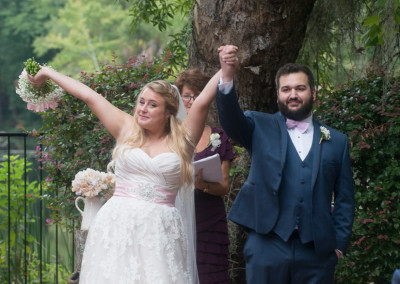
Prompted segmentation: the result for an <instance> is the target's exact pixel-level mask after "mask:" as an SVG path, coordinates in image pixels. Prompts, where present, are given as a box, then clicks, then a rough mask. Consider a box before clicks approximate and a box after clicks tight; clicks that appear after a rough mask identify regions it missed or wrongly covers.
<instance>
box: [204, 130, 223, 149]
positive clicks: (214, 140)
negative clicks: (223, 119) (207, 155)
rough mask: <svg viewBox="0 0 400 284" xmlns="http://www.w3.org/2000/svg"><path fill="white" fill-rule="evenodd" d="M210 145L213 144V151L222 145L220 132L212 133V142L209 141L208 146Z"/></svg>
mask: <svg viewBox="0 0 400 284" xmlns="http://www.w3.org/2000/svg"><path fill="white" fill-rule="evenodd" d="M210 145H212V148H211V151H215V149H217V148H218V147H219V146H220V145H221V137H220V136H219V134H218V133H211V135H210V143H208V145H207V147H208V146H210Z"/></svg>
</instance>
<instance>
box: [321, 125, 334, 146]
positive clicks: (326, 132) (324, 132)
mask: <svg viewBox="0 0 400 284" xmlns="http://www.w3.org/2000/svg"><path fill="white" fill-rule="evenodd" d="M319 137H321V139H319V144H321V142H322V140H326V141H328V140H330V139H331V132H330V131H329V130H328V129H327V128H326V127H324V126H321V127H320V128H319Z"/></svg>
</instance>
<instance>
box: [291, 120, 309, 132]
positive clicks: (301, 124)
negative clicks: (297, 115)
mask: <svg viewBox="0 0 400 284" xmlns="http://www.w3.org/2000/svg"><path fill="white" fill-rule="evenodd" d="M309 125H310V123H308V122H304V121H295V120H291V119H287V120H286V126H287V128H288V129H292V128H296V127H297V129H298V130H299V131H300V132H301V133H304V132H306V130H307V128H308V126H309Z"/></svg>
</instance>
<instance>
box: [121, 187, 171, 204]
mask: <svg viewBox="0 0 400 284" xmlns="http://www.w3.org/2000/svg"><path fill="white" fill-rule="evenodd" d="M114 196H118V197H130V198H137V199H141V200H145V201H150V202H154V203H157V204H162V205H167V206H170V207H175V199H176V193H174V192H171V191H169V190H166V189H163V188H160V186H159V185H156V184H150V183H128V182H118V183H116V185H115V192H114Z"/></svg>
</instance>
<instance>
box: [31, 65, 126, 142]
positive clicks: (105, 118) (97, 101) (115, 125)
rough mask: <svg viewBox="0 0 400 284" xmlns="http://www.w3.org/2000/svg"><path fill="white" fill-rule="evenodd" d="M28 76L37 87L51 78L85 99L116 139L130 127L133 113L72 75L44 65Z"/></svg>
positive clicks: (66, 89)
mask: <svg viewBox="0 0 400 284" xmlns="http://www.w3.org/2000/svg"><path fill="white" fill-rule="evenodd" d="M28 78H29V81H30V82H31V83H32V85H33V86H35V87H39V86H40V85H42V84H43V83H44V82H45V80H46V79H50V80H52V81H54V82H55V83H56V84H57V85H59V86H60V87H61V88H63V89H64V91H65V92H67V93H68V94H71V95H73V96H74V97H76V98H78V99H80V100H82V101H84V102H85V103H86V104H87V105H88V106H89V108H90V109H91V110H92V111H93V112H94V114H95V115H96V116H97V117H98V118H99V120H100V121H101V122H102V123H103V125H104V127H105V128H106V129H107V130H108V131H109V132H110V134H111V135H112V136H113V137H114V138H115V139H116V140H118V139H119V138H120V137H122V134H123V133H124V129H125V127H129V124H130V122H131V120H132V116H131V115H129V114H128V113H126V112H124V111H122V110H120V109H118V108H117V107H115V106H113V105H112V104H111V103H110V102H109V101H107V100H106V99H105V98H104V97H103V96H101V95H100V94H98V93H97V92H95V91H94V90H92V89H91V88H89V87H88V86H86V85H85V84H83V83H81V82H79V81H77V80H75V79H73V78H71V77H68V76H66V75H63V74H61V73H59V72H57V71H55V70H53V69H51V68H48V67H42V68H41V69H40V70H39V72H38V73H37V74H36V75H35V76H31V75H29V74H28Z"/></svg>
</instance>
